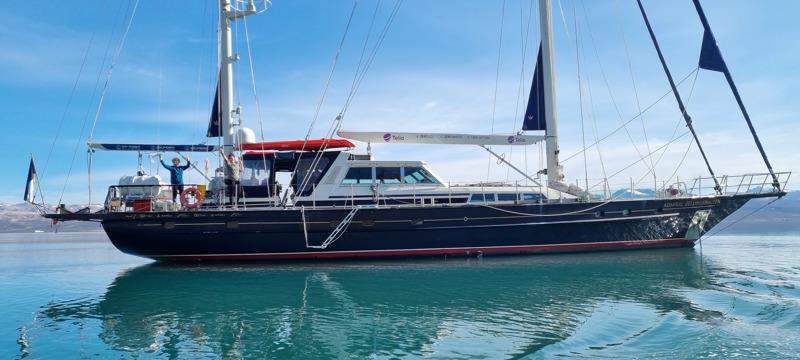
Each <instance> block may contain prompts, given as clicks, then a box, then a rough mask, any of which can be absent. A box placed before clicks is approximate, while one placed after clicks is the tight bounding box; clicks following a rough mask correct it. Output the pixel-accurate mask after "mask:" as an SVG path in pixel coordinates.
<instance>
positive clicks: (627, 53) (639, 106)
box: [614, 1, 694, 187]
mask: <svg viewBox="0 0 800 360" xmlns="http://www.w3.org/2000/svg"><path fill="white" fill-rule="evenodd" d="M614 8H615V9H616V10H617V13H618V14H619V2H618V1H616V2H614ZM617 27H618V28H619V31H620V33H621V34H622V43H623V45H624V48H625V59H626V60H627V64H628V73H629V74H630V77H631V85H632V86H633V97H634V100H636V109H637V110H638V111H639V113H640V114H641V113H642V103H641V102H640V101H639V88H638V86H637V85H636V77H635V76H634V75H633V62H632V61H631V54H630V50H629V47H628V38H627V36H625V29H624V28H623V27H622V22H617ZM693 86H694V85H693ZM639 120H640V122H641V125H642V134H643V135H644V143H645V145H646V146H647V152H648V153H649V152H650V140H649V138H648V136H647V127H646V125H645V117H644V116H641V117H639ZM650 169H651V170H652V172H653V185H654V186H655V187H657V186H658V185H657V184H656V183H655V182H656V165H655V164H654V163H653V157H652V156H650Z"/></svg>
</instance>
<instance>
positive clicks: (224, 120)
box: [219, 0, 257, 155]
mask: <svg viewBox="0 0 800 360" xmlns="http://www.w3.org/2000/svg"><path fill="white" fill-rule="evenodd" d="M256 12H257V11H256V5H255V3H254V2H253V0H250V1H248V4H247V9H245V10H237V9H235V8H233V7H231V0H220V2H219V51H220V69H219V115H220V132H221V134H222V136H223V143H222V144H223V149H224V151H225V154H226V155H227V154H230V153H231V152H233V149H234V137H233V131H232V129H233V126H234V124H233V112H234V108H233V63H234V62H236V60H238V59H239V56H238V55H234V54H233V36H232V34H231V23H232V22H233V21H236V19H238V18H243V17H245V16H248V15H253V14H255V13H256Z"/></svg>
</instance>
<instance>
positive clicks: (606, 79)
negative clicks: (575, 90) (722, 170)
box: [581, 3, 652, 170]
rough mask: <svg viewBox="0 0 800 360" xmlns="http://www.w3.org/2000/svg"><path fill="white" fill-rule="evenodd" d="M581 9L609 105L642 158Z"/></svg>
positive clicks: (586, 17)
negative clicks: (623, 116)
mask: <svg viewBox="0 0 800 360" xmlns="http://www.w3.org/2000/svg"><path fill="white" fill-rule="evenodd" d="M581 7H582V10H583V14H584V18H585V19H586V27H587V29H588V30H589V39H590V41H591V43H592V49H593V50H594V55H595V59H596V60H597V64H598V67H599V69H600V75H601V77H602V79H603V82H604V83H605V87H606V90H607V91H608V95H609V98H610V99H611V103H612V104H613V105H614V110H615V111H616V113H617V118H618V119H619V121H620V122H621V123H623V125H622V128H623V129H625V134H626V135H627V136H628V140H630V142H631V145H633V148H634V149H635V150H636V154H637V155H639V157H642V152H641V151H640V150H639V147H638V146H637V145H636V141H634V139H633V135H631V132H630V130H628V127H627V125H626V123H625V122H624V120H623V118H622V111H621V110H620V109H619V105H618V104H617V100H616V97H615V96H614V92H613V91H612V90H611V85H610V84H609V82H608V77H607V76H606V72H605V69H604V67H603V63H602V61H600V52H599V51H598V49H597V43H596V42H595V39H594V34H593V30H592V24H591V21H589V15H588V12H587V11H586V5H585V4H584V3H581ZM644 164H645V166H646V167H648V168H650V166H649V164H647V162H645V163H644ZM651 170H652V169H651Z"/></svg>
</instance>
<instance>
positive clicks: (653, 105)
mask: <svg viewBox="0 0 800 360" xmlns="http://www.w3.org/2000/svg"><path fill="white" fill-rule="evenodd" d="M697 70H698V69H697V68H695V69H694V70H692V71H691V72H689V73H688V74H686V76H684V77H683V78H682V79H681V80H680V81H678V83H677V85H680V84H682V83H683V82H684V81H686V80H687V79H689V77H690V76H692V75H694V74H695V72H697ZM670 94H672V90H671V89H670V90H667V92H665V93H664V94H663V95H661V96H660V97H659V98H658V99H656V100H655V101H654V102H653V103H651V104H650V105H648V106H647V107H645V108H644V109H643V110H642V113H641V114H637V115H635V116H633V117H632V118H630V119H629V120H627V121H625V122H623V123H622V124H621V125H620V126H619V127H617V128H616V129H614V130H612V131H611V132H609V133H608V134H606V135H605V136H603V137H602V138H600V140H597V141H595V142H594V143H593V144H591V145H589V146H588V147H586V148H585V149H581V150H578V151H576V152H575V153H573V154H572V155H570V156H567V157H566V158H564V159H563V160H561V162H562V163H564V162H566V161H568V160H570V159H572V158H574V157H576V156H578V155H580V154H581V153H582V152H584V151H586V150H588V149H590V148H592V147H594V146H596V145H597V144H599V143H600V142H602V141H605V140H606V139H608V138H609V137H611V136H613V135H614V134H616V133H617V132H619V131H620V130H622V129H623V127H625V125H628V124H630V123H631V122H633V121H634V120H636V119H638V118H639V117H640V116H641V115H642V114H644V113H647V112H648V111H649V110H650V109H652V108H653V107H655V106H656V105H658V103H660V102H661V101H662V100H664V99H665V98H666V97H667V96H669V95H670Z"/></svg>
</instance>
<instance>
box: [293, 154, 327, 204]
mask: <svg viewBox="0 0 800 360" xmlns="http://www.w3.org/2000/svg"><path fill="white" fill-rule="evenodd" d="M330 162H331V160H330V158H327V157H323V158H321V159H319V161H317V164H316V166H314V167H313V168H312V166H311V165H312V164H313V163H314V159H308V158H307V159H300V161H299V162H298V163H297V169H296V170H295V171H294V177H293V178H292V186H294V188H295V193H300V194H305V193H306V192H309V193H310V191H311V190H312V189H313V188H314V187H315V186H316V184H317V183H319V179H320V178H321V177H322V175H323V174H324V173H325V171H327V170H328V164H330ZM306 177H308V179H306ZM303 180H306V184H305V187H304V188H303V189H299V187H300V185H301V184H302V182H303ZM303 196H306V195H303Z"/></svg>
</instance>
